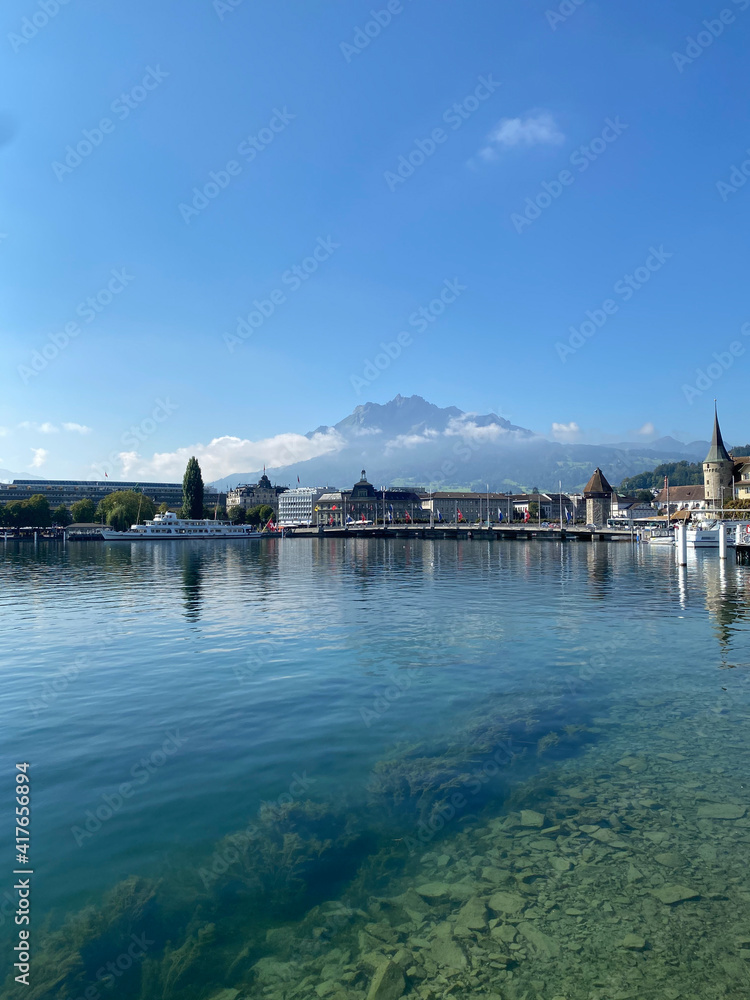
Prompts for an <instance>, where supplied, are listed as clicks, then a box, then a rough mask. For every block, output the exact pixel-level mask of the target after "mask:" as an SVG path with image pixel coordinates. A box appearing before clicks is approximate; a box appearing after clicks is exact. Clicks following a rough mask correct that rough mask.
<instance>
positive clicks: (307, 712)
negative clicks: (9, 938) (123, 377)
mask: <svg viewBox="0 0 750 1000" xmlns="http://www.w3.org/2000/svg"><path fill="white" fill-rule="evenodd" d="M0 581H1V583H2V586H0V609H1V610H0V614H1V615H2V627H3V648H4V650H5V652H6V657H5V666H4V670H3V675H2V676H3V685H4V697H3V699H2V702H0V713H2V717H1V718H0V722H1V723H2V729H1V731H2V737H1V738H2V741H3V750H4V754H5V756H6V759H7V760H8V761H11V762H12V761H14V760H16V759H20V758H21V757H23V758H27V759H29V760H30V761H31V763H32V776H33V777H32V785H33V789H34V798H33V810H34V812H33V823H34V841H33V845H34V851H35V856H36V860H35V864H36V865H37V868H38V873H37V874H35V878H36V879H37V881H36V882H35V885H34V889H35V893H34V900H35V910H34V912H35V920H36V921H38V922H37V923H36V924H35V927H34V931H35V934H36V935H37V941H38V950H37V952H36V955H35V960H34V961H35V965H34V977H33V978H32V982H33V983H34V986H33V987H32V988H30V989H29V990H26V989H25V988H24V989H22V990H21V991H20V993H18V995H23V996H27V997H29V996H31V997H33V998H34V1000H41V998H50V1000H51V998H52V997H55V998H58V997H59V998H63V1000H65V998H74V997H78V996H82V995H84V991H85V990H86V989H87V988H89V987H94V988H96V984H97V972H99V971H101V970H102V969H105V970H106V968H107V963H115V967H116V969H117V970H118V971H119V972H120V973H121V974H118V975H115V974H114V973H112V974H111V976H110V980H111V982H110V983H109V985H116V988H117V995H118V996H122V997H123V998H131V997H133V998H139V1000H146V998H147V997H148V998H152V997H163V998H172V997H186V998H188V1000H192V998H195V1000H202V998H206V1000H214V998H217V1000H218V997H221V1000H245V998H250V997H256V996H258V997H282V998H287V997H288V998H290V1000H291V998H293V997H294V998H296V997H303V998H307V997H315V996H321V997H332V998H333V1000H365V998H366V997H368V995H369V996H370V997H371V998H374V1000H383V998H385V997H392V998H393V1000H397V998H398V997H400V996H402V995H403V996H412V995H413V996H415V997H422V998H424V1000H432V998H437V997H442V996H453V997H464V996H466V997H473V996H477V997H479V996H488V995H489V996H495V997H497V996H501V997H503V1000H505V998H511V1000H512V998H518V1000H522V998H523V997H529V998H532V997H536V996H538V997H549V998H554V997H566V998H568V1000H573V998H576V1000H577V998H579V997H580V998H585V1000H604V998H605V997H606V998H607V1000H609V998H622V1000H625V998H626V997H638V998H641V997H645V998H648V997H654V998H656V997H659V998H660V1000H661V998H662V997H664V996H668V997H671V998H673V1000H676V998H677V997H679V996H685V997H691V996H692V997H735V996H736V997H739V996H740V995H743V993H744V992H745V991H746V989H747V986H748V985H749V983H748V970H750V961H748V959H750V878H749V877H748V875H747V873H746V863H745V860H744V859H745V857H746V853H747V848H748V846H749V844H750V819H749V818H748V815H747V806H748V805H749V804H750V803H749V802H748V794H747V788H746V778H745V775H746V774H747V772H748V766H749V765H750V754H749V753H748V751H749V750H750V744H749V741H748V736H747V720H748V718H750V715H749V713H748V677H747V671H748V665H750V655H749V652H748V646H747V643H748V624H747V608H748V601H747V597H748V587H749V586H750V571H749V570H748V569H747V568H745V567H737V566H735V565H734V563H733V562H729V563H727V564H726V565H723V564H721V563H720V561H719V560H718V558H717V556H716V554H714V553H711V552H710V551H709V552H699V553H691V554H690V562H689V564H688V566H687V567H686V568H678V567H676V566H675V565H674V559H673V553H670V552H667V551H659V550H658V549H657V548H656V547H653V548H652V549H650V550H649V548H648V547H646V546H643V547H640V546H631V545H630V544H617V545H615V544H612V545H604V544H585V543H569V544H565V545H561V544H560V543H557V542H552V541H539V542H512V543H511V542H505V543H502V542H494V543H490V542H484V541H482V542H480V541H474V542H471V543H469V542H458V541H444V542H431V541H421V540H414V541H409V540H402V539H393V540H382V539H378V540H372V541H364V540H355V539H348V540H335V539H305V540H302V539H285V540H281V539H274V540H268V541H264V542H250V541H245V542H235V543H211V544H210V545H206V544H204V545H202V544H201V543H197V542H196V543H165V544H163V545H162V544H155V545H137V544H128V545H125V544H122V543H117V544H111V545H109V544H102V545H92V544H87V545H80V546H76V545H69V546H67V547H62V546H56V545H52V544H47V543H40V544H39V546H38V547H37V549H36V550H34V549H33V546H31V545H21V544H16V543H14V544H11V545H8V546H7V547H6V548H5V549H4V550H3V555H2V558H1V559H0ZM20 582H22V584H21V583H20ZM71 663H73V664H77V667H76V669H75V670H73V671H71V670H70V664H71ZM721 667H734V668H735V669H732V670H728V669H726V670H723V669H720V668H721ZM32 700H33V703H34V705H35V706H36V710H35V712H30V711H28V706H29V704H30V702H31V701H32ZM11 767H12V764H11ZM124 787H125V788H126V789H127V793H126V791H124V790H123V788H124ZM11 884H12V883H9V884H8V887H7V888H9V887H10V885H11ZM45 920H47V923H46V925H45V927H44V928H43V926H42V925H43V922H44V921H45ZM2 921H3V925H2V930H3V932H5V931H6V930H7V929H8V926H9V924H8V922H6V919H5V916H4V911H3V917H2ZM144 935H145V941H147V942H148V944H145V943H144V944H143V945H140V946H137V947H136V946H135V945H134V944H133V937H134V936H135V937H137V938H138V940H142V941H143V940H144V938H143V936H144ZM131 946H132V947H131ZM129 948H131V951H130V952H128V949H129ZM136 953H137V954H136ZM121 956H126V957H124V958H121ZM119 959H121V961H120V965H119V966H117V962H118V960H119ZM125 966H127V968H125ZM98 983H99V986H100V987H101V985H102V976H100V977H99V980H98ZM12 986H13V984H12V981H10V982H9V983H8V984H7V985H6V994H7V995H9V996H15V995H17V994H16V993H15V992H14V990H13V989H12V988H11V987H12ZM106 986H107V982H105V983H104V987H105V988H106ZM222 990H224V991H226V992H225V993H222Z"/></svg>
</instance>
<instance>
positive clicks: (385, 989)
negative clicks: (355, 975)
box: [367, 962, 405, 1000]
mask: <svg viewBox="0 0 750 1000" xmlns="http://www.w3.org/2000/svg"><path fill="white" fill-rule="evenodd" d="M404 985H405V984H404V975H403V973H402V971H401V969H400V968H399V966H398V965H396V963H395V962H383V964H382V965H379V966H378V967H377V969H376V970H375V975H374V976H373V977H372V982H371V983H370V991H369V993H368V994H367V1000H399V997H400V996H401V994H402V993H403V992H404Z"/></svg>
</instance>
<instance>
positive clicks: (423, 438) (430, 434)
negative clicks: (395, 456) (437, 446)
mask: <svg viewBox="0 0 750 1000" xmlns="http://www.w3.org/2000/svg"><path fill="white" fill-rule="evenodd" d="M439 436H440V435H439V433H438V431H434V430H432V429H431V428H429V427H428V428H427V429H426V430H424V431H422V433H421V434H397V435H396V437H395V438H391V440H390V441H386V443H385V449H386V452H390V451H395V450H396V449H397V448H416V447H417V445H420V444H427V442H428V441H433V440H434V439H435V438H436V437H439Z"/></svg>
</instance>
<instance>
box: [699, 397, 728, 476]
mask: <svg viewBox="0 0 750 1000" xmlns="http://www.w3.org/2000/svg"><path fill="white" fill-rule="evenodd" d="M731 461H732V459H731V458H730V457H729V454H728V453H727V449H726V448H725V447H724V441H723V439H722V436H721V428H720V427H719V414H718V412H717V410H716V400H714V434H713V437H712V438H711V447H710V448H709V451H708V454H707V455H706V457H705V459H704V465H705V463H706V462H731Z"/></svg>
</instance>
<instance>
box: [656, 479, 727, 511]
mask: <svg viewBox="0 0 750 1000" xmlns="http://www.w3.org/2000/svg"><path fill="white" fill-rule="evenodd" d="M667 496H669V513H670V514H674V512H675V511H678V510H691V511H692V510H705V509H706V507H710V506H713V504H712V503H711V504H709V503H708V502H707V501H706V490H705V487H704V486H670V487H669V489H668V490H667V489H663V490H660V491H659V493H657V495H656V504H657V506H658V507H659V509H660V510H661V511H662V512H663V513H664V514H666V513H667V509H666V508H667Z"/></svg>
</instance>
